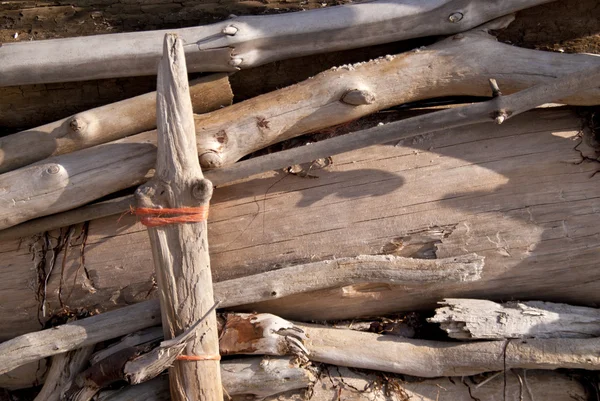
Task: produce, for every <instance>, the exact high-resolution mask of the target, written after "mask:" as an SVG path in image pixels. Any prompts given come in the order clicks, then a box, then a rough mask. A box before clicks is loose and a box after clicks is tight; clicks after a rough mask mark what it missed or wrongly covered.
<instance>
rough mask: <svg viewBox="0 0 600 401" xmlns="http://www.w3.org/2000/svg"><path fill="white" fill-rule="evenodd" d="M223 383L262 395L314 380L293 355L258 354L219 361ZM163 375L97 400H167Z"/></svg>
mask: <svg viewBox="0 0 600 401" xmlns="http://www.w3.org/2000/svg"><path fill="white" fill-rule="evenodd" d="M221 378H222V380H223V387H224V390H225V392H226V393H227V394H229V395H241V394H248V395H254V396H255V397H256V398H259V399H262V398H265V397H269V396H271V395H274V394H279V393H283V392H286V391H290V390H296V389H302V388H307V387H309V386H310V385H312V383H314V382H315V381H316V378H315V377H314V375H313V373H312V372H311V370H310V369H308V368H306V367H300V366H298V363H297V362H296V361H295V360H294V359H293V358H288V357H261V358H244V359H233V360H228V361H223V362H221ZM170 399H171V398H170V396H169V390H168V380H167V376H161V377H158V378H156V379H153V380H150V381H148V382H145V383H142V384H139V385H136V386H127V387H124V388H123V389H121V390H118V391H115V392H110V391H106V392H100V394H99V396H98V401H125V400H127V401H159V400H170Z"/></svg>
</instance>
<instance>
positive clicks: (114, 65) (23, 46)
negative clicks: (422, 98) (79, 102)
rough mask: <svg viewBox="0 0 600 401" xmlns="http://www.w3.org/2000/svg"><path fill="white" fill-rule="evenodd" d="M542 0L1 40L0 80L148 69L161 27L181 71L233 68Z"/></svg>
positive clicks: (378, 5)
mask: <svg viewBox="0 0 600 401" xmlns="http://www.w3.org/2000/svg"><path fill="white" fill-rule="evenodd" d="M549 1H551V0H501V1H494V2H493V3H489V2H486V1H484V0H434V1H428V2H419V1H414V0H390V1H372V2H366V3H364V4H352V5H342V6H337V7H331V8H326V9H321V10H312V11H306V12H298V13H290V14H283V15H281V14H279V15H267V16H245V17H236V18H233V19H230V20H226V21H222V22H219V23H216V24H212V25H207V26H200V27H193V28H184V29H175V30H168V31H147V32H133V33H120V34H112V35H98V36H90V37H84V38H67V39H52V40H42V41H32V42H23V43H4V44H3V46H2V47H0V58H1V59H2V60H3V63H2V66H0V86H7V85H23V84H33V83H43V82H64V81H80V80H89V79H98V78H111V77H125V76H137V75H153V74H155V73H156V66H157V64H158V60H159V59H160V56H161V54H162V49H161V47H160V46H159V45H158V44H159V43H161V39H162V37H163V36H164V34H165V33H167V32H174V33H177V34H178V35H179V36H180V37H181V38H182V40H183V41H184V43H185V44H186V45H185V52H186V59H187V64H188V69H189V71H191V72H199V71H235V70H237V69H239V68H250V67H255V66H258V65H261V64H265V63H268V62H271V61H275V60H281V59H286V58H292V57H298V56H302V55H308V54H316V53H326V52H331V51H335V50H342V49H352V48H357V47H362V46H370V45H374V44H378V43H386V42H394V41H398V40H404V39H409V38H415V37H421V36H432V35H447V34H452V33H456V32H462V31H465V30H468V29H470V28H473V27H475V26H477V25H480V24H482V23H484V22H486V21H489V20H492V19H494V18H497V17H501V16H503V15H506V14H510V13H513V12H515V11H518V10H521V9H524V8H527V7H532V6H535V5H538V4H543V3H547V2H549Z"/></svg>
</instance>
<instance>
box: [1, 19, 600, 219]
mask: <svg viewBox="0 0 600 401" xmlns="http://www.w3.org/2000/svg"><path fill="white" fill-rule="evenodd" d="M458 55H460V56H458ZM465 60H479V61H481V63H472V62H471V61H469V62H468V63H466V62H465ZM507 60H511V62H510V63H508V64H507ZM517 65H518V69H515V66H517ZM597 66H600V57H595V56H588V55H565V54H555V53H546V52H538V51H534V50H525V49H518V48H515V47H512V46H508V45H502V44H498V43H496V42H495V40H493V39H491V38H490V36H489V35H487V34H485V33H483V32H479V31H478V32H471V33H468V34H461V36H460V37H459V38H458V39H457V38H456V36H455V37H453V38H450V39H447V40H445V41H443V42H440V43H439V44H437V45H435V46H432V47H431V48H430V49H426V50H419V51H415V52H411V53H408V54H403V55H400V56H397V57H395V58H394V57H392V60H385V59H382V60H375V61H373V62H370V63H367V64H364V65H361V66H357V67H352V68H351V71H350V70H343V71H344V72H340V71H339V70H338V71H327V72H325V73H322V74H320V75H319V76H317V77H315V78H314V79H309V80H307V81H305V82H303V83H301V84H298V85H294V86H292V87H289V88H285V89H282V90H279V91H276V92H272V93H270V94H266V95H263V96H259V97H256V98H254V99H251V100H248V101H246V102H241V103H238V104H236V105H233V106H230V107H226V108H224V109H222V110H219V111H215V112H213V113H208V114H206V115H204V117H196V127H197V130H196V133H197V137H198V148H199V153H200V159H201V163H203V167H217V166H222V165H224V164H230V163H233V162H234V161H236V160H238V159H239V158H240V157H242V156H243V155H245V154H248V153H251V152H253V151H254V150H257V149H259V148H261V147H264V146H267V145H269V144H271V143H273V142H277V141H280V140H283V139H287V138H290V137H293V136H298V135H301V134H304V133H307V132H312V131H315V130H318V129H320V128H324V127H327V126H331V125H335V124H339V123H342V122H345V121H349V120H353V119H356V118H358V117H360V116H363V115H366V114H369V113H372V112H374V111H376V110H379V109H382V108H387V107H390V106H393V105H396V104H401V103H404V102H407V101H413V100H417V99H422V98H428V97H439V96H444V95H452V94H454V95H469V94H470V95H486V94H487V95H489V94H490V92H491V91H490V89H489V84H488V78H492V77H495V76H496V77H497V76H500V77H502V78H501V79H500V78H499V79H498V83H499V84H500V87H501V88H502V91H503V93H504V94H506V93H511V92H513V91H515V90H518V89H523V88H527V87H529V86H531V85H534V84H536V83H540V82H541V83H543V82H546V83H549V82H554V81H555V80H554V79H553V77H558V76H561V77H564V76H567V75H570V73H575V72H576V71H580V72H581V71H582V70H583V71H585V70H587V69H589V68H593V67H597ZM429 67H431V70H430V68H429ZM424 70H427V71H429V72H428V73H427V74H423V71H424ZM456 71H460V74H457V73H456ZM526 71H527V73H526ZM398 74H401V75H402V79H401V80H399V79H398V78H397V75H398ZM565 74H566V75H565ZM436 77H437V78H436ZM431 82H435V83H436V84H435V85H431ZM580 84H581V86H580V88H582V89H587V87H589V80H586V81H584V82H581V83H580ZM375 87H376V90H375V89H374V88H375ZM357 89H358V90H362V91H364V90H367V89H368V90H369V91H372V92H373V93H374V94H375V99H380V101H377V102H375V103H373V104H368V102H367V103H366V104H364V105H360V106H356V105H348V104H346V103H344V102H342V101H340V99H341V98H342V97H343V96H344V95H345V94H347V93H348V91H352V90H357ZM578 92H581V93H578ZM575 93H577V94H576V95H575ZM571 95H572V96H571ZM366 99H367V100H368V99H369V98H366ZM554 100H558V101H564V102H568V103H572V104H595V103H600V90H599V89H597V88H596V89H591V90H578V91H573V88H570V92H569V91H568V90H567V91H566V92H565V91H560V92H557V91H554V90H550V91H547V92H545V93H543V95H542V96H541V97H540V98H539V99H538V102H536V104H535V105H539V104H542V103H547V102H551V101H554ZM457 113H459V112H457ZM232 121H234V122H235V123H234V124H231V122H232ZM407 121H408V120H405V122H399V123H395V124H397V125H396V126H393V127H388V129H389V130H393V129H395V130H396V132H397V133H398V132H402V133H403V135H407V136H410V135H413V132H410V130H408V131H407V128H408V127H407V126H405V125H404V126H403V124H412V123H414V122H415V121H417V120H413V121H412V123H408V122H407ZM455 122H456V121H455ZM475 122H477V121H467V120H465V119H460V123H461V124H462V125H465V124H467V123H475ZM379 128H381V129H382V130H385V127H379ZM441 128H443V126H438V127H437V129H441ZM419 130H421V128H420V126H419ZM423 132H424V131H419V132H414V135H417V134H419V133H423ZM397 136H401V135H400V134H398V135H397ZM392 139H394V138H391V139H388V140H392ZM153 141H155V137H154V134H153V133H151V132H149V133H144V134H140V135H139V136H132V137H129V138H126V139H122V140H119V141H115V142H111V143H107V144H103V145H99V146H97V147H94V148H89V149H85V150H82V151H79V152H74V153H70V154H66V155H62V156H57V157H54V158H50V159H46V160H45V161H42V162H40V163H38V164H35V165H32V166H29V167H26V168H22V169H18V170H14V171H11V172H9V173H6V174H3V175H1V176H0V185H1V186H3V187H4V188H6V189H7V192H10V193H11V197H10V198H8V197H7V198H4V199H2V200H1V201H0V228H7V227H10V226H13V225H15V224H18V223H20V222H23V221H26V220H29V219H32V218H36V217H40V216H43V215H48V214H52V213H57V212H61V211H64V210H70V209H72V208H74V207H77V206H80V205H82V204H85V203H88V202H90V201H93V200H94V199H98V198H100V197H102V196H105V195H107V194H110V193H112V192H115V191H118V190H121V189H124V188H127V187H130V186H133V185H137V184H139V183H140V182H143V181H145V180H146V179H147V177H146V176H147V174H148V172H149V171H150V170H151V169H152V168H153V167H154V161H155V152H156V151H155V145H154V144H153ZM341 141H342V142H345V141H344V140H341ZM348 143H349V141H348ZM358 146H367V144H365V143H360V144H359V145H358ZM351 149H352V148H351ZM215 150H219V152H220V153H219V152H216V151H215ZM332 153H334V152H332ZM315 158H317V156H313V158H312V159H309V160H314V159H315ZM259 171H264V170H259ZM32 177H33V179H32ZM238 178H239V177H238ZM23 183H25V184H23Z"/></svg>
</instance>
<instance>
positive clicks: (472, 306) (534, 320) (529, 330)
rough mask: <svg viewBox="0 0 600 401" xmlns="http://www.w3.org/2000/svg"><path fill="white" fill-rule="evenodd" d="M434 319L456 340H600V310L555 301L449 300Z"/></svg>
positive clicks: (444, 302) (442, 303)
mask: <svg viewBox="0 0 600 401" xmlns="http://www.w3.org/2000/svg"><path fill="white" fill-rule="evenodd" d="M440 304H441V305H443V306H441V307H439V308H437V309H436V311H435V316H434V317H432V318H430V319H429V321H430V322H432V323H440V326H441V328H442V329H443V330H445V331H446V332H447V333H448V335H449V336H450V337H452V338H457V339H462V340H465V339H469V340H472V339H478V340H500V339H505V338H589V337H600V311H599V310H598V309H596V308H586V307H581V306H572V305H566V304H556V303H551V302H540V301H529V302H516V301H515V302H507V303H503V304H498V303H496V302H492V301H486V300H481V299H457V298H447V299H445V300H444V301H443V302H440Z"/></svg>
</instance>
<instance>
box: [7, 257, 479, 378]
mask: <svg viewBox="0 0 600 401" xmlns="http://www.w3.org/2000/svg"><path fill="white" fill-rule="evenodd" d="M374 260H379V263H378V264H375V262H374ZM338 266H342V267H344V266H346V267H348V268H349V270H348V271H347V274H348V275H347V276H344V275H343V271H338V272H335V270H336V269H337V267H338ZM405 266H408V268H405ZM482 267H483V258H482V257H480V256H477V255H475V254H470V255H465V256H463V257H459V258H448V259H423V260H414V259H410V258H403V257H398V256H386V255H382V256H370V257H361V256H359V257H357V258H356V259H352V258H344V259H340V260H338V261H337V263H336V262H334V261H330V262H327V261H323V262H315V263H310V264H308V265H300V266H292V267H287V268H282V269H279V270H274V271H271V272H265V273H260V274H256V275H253V276H248V277H245V278H243V279H234V280H230V281H222V282H219V283H215V285H214V291H215V297H216V298H218V299H221V300H222V303H221V305H220V306H222V307H232V306H238V305H244V304H248V303H249V302H250V301H249V300H248V298H247V297H248V296H249V294H248V292H247V289H248V288H252V292H253V293H254V294H255V295H252V296H251V297H250V299H251V302H259V301H266V300H269V299H276V298H279V297H283V296H286V295H292V294H298V293H301V292H303V291H317V290H320V289H325V288H329V287H330V286H332V285H341V284H343V283H348V284H350V283H355V282H357V281H360V282H378V283H381V282H384V283H389V284H395V285H403V284H408V282H405V281H403V280H404V279H406V278H408V279H409V280H410V282H413V283H414V282H415V281H418V282H419V283H421V284H425V283H429V284H431V283H440V282H453V283H455V282H461V281H463V282H469V281H472V280H477V279H479V278H480V275H481V271H482ZM362 268H364V271H362ZM307 272H308V273H307ZM417 272H420V274H417ZM309 275H316V276H317V277H321V278H322V280H316V279H315V280H312V279H310V278H307V276H309ZM330 275H331V276H332V277H331V278H329V276H330ZM291 277H294V280H299V283H300V284H299V285H298V286H296V285H295V284H294V282H293V281H292V282H290V281H289V280H290V278H291ZM272 288H276V289H277V290H276V291H277V292H276V294H273V290H272ZM159 322H160V306H159V302H158V300H151V301H145V302H140V303H138V304H135V305H131V306H127V307H125V308H121V309H117V310H114V311H110V312H106V313H103V314H100V315H97V316H92V317H89V318H86V319H82V320H79V321H76V322H72V323H67V324H64V325H61V326H58V327H55V328H52V329H47V330H43V331H38V332H34V333H28V334H24V335H22V336H19V337H16V338H14V339H12V340H9V341H5V342H4V343H2V344H0V374H4V373H6V372H9V371H11V370H12V369H15V368H17V367H18V366H21V365H25V364H27V363H30V362H34V361H37V360H40V359H43V358H46V357H48V356H52V355H56V354H59V353H61V352H67V351H70V350H73V349H77V348H79V347H84V346H88V345H92V344H96V343H98V342H100V341H104V340H109V339H111V338H117V337H120V336H123V335H126V334H129V333H133V332H135V331H137V330H141V329H144V328H147V327H152V326H156V325H158V324H159Z"/></svg>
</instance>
